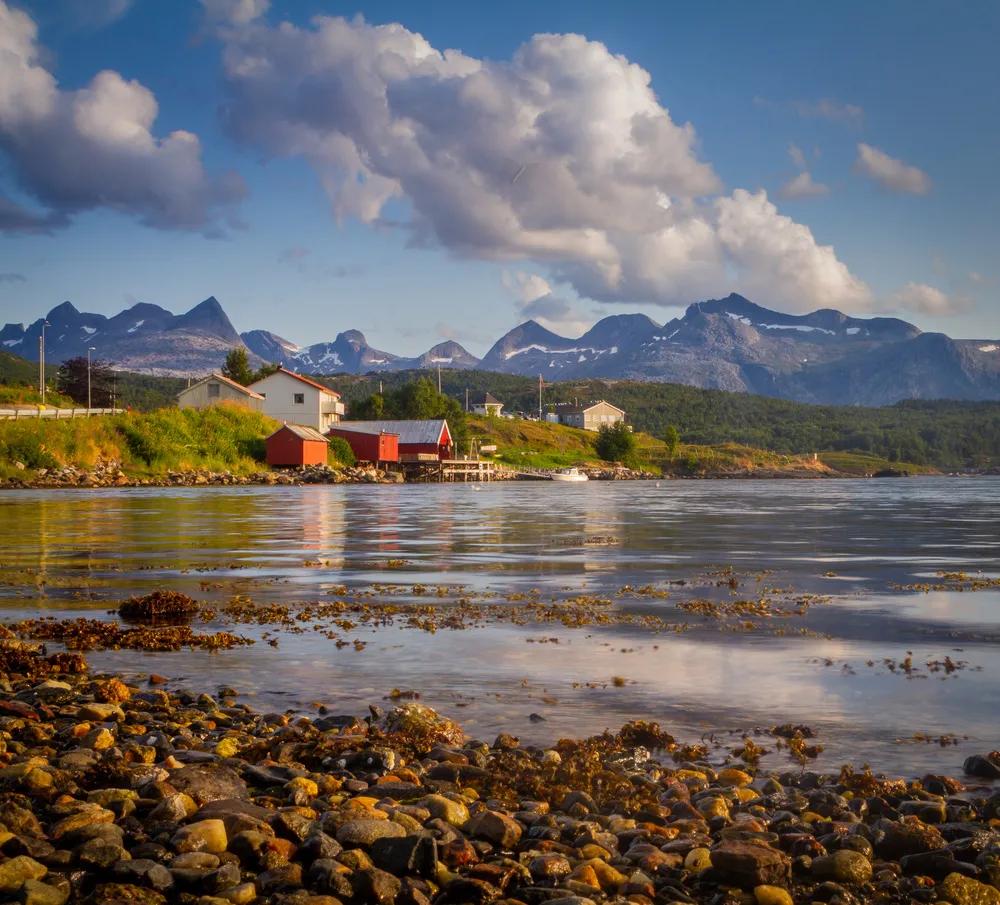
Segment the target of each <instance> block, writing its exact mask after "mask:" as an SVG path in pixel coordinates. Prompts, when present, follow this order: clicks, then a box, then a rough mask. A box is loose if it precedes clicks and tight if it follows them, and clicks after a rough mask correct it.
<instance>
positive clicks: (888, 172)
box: [855, 142, 931, 195]
mask: <svg viewBox="0 0 1000 905" xmlns="http://www.w3.org/2000/svg"><path fill="white" fill-rule="evenodd" d="M855 166H856V167H857V169H858V172H859V173H863V174H864V175H865V176H868V177H870V178H871V179H874V180H875V181H876V182H877V183H878V184H879V185H881V186H882V187H883V188H887V189H890V190H891V191H894V192H902V193H904V194H908V195H926V194H927V193H928V192H929V191H930V190H931V180H930V177H928V175H927V174H926V173H925V172H924V171H923V170H921V169H919V168H918V167H914V166H910V164H908V163H904V162H903V161H902V160H898V159H897V158H895V157H890V156H889V155H888V154H886V153H885V151H882V150H881V149H879V148H875V147H872V145H866V144H865V143H864V142H859V143H858V159H857V163H856V164H855Z"/></svg>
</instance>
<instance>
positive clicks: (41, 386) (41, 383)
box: [38, 321, 51, 405]
mask: <svg viewBox="0 0 1000 905" xmlns="http://www.w3.org/2000/svg"><path fill="white" fill-rule="evenodd" d="M49 326H51V325H50V324H49V322H48V321H42V335H41V336H39V337H38V395H39V396H41V397H42V405H45V328H46V327H49Z"/></svg>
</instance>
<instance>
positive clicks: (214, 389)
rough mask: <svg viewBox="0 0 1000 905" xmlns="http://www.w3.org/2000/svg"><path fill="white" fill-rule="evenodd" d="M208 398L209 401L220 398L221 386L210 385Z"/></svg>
mask: <svg viewBox="0 0 1000 905" xmlns="http://www.w3.org/2000/svg"><path fill="white" fill-rule="evenodd" d="M208 398H209V399H218V398H219V385H218V384H217V383H210V384H209V385H208Z"/></svg>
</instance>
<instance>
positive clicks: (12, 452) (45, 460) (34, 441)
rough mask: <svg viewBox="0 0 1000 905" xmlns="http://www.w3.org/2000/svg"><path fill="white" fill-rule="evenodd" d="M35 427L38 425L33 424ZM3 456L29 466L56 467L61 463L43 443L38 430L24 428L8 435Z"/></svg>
mask: <svg viewBox="0 0 1000 905" xmlns="http://www.w3.org/2000/svg"><path fill="white" fill-rule="evenodd" d="M30 427H32V428H34V427H36V425H31V426H30ZM3 445H4V446H5V447H6V449H4V450H3V458H4V459H6V460H8V461H11V462H23V463H24V464H25V465H26V466H27V467H28V468H55V467H56V466H57V465H58V464H59V463H58V462H57V461H56V459H55V457H54V456H53V455H52V453H50V452H49V451H48V450H47V449H46V448H45V444H44V443H42V437H41V433H40V431H38V430H30V429H28V430H23V431H19V432H17V433H16V434H13V435H12V436H8V437H7V439H6V442H5V443H4V444H3Z"/></svg>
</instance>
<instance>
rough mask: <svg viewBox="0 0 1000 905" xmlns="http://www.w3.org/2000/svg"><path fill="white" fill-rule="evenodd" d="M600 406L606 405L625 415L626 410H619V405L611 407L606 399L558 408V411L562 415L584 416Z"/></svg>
mask: <svg viewBox="0 0 1000 905" xmlns="http://www.w3.org/2000/svg"><path fill="white" fill-rule="evenodd" d="M599 405H606V406H609V407H610V408H613V409H614V410H615V411H616V412H621V413H622V414H623V415H624V414H625V409H620V408H618V406H617V405H611V403H610V402H608V401H607V400H606V399H598V400H597V401H596V402H588V403H587V404H586V405H565V406H557V407H556V411H557V412H558V414H560V415H582V414H584V413H585V412H589V411H590V410H591V409H593V408H597V406H599Z"/></svg>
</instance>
